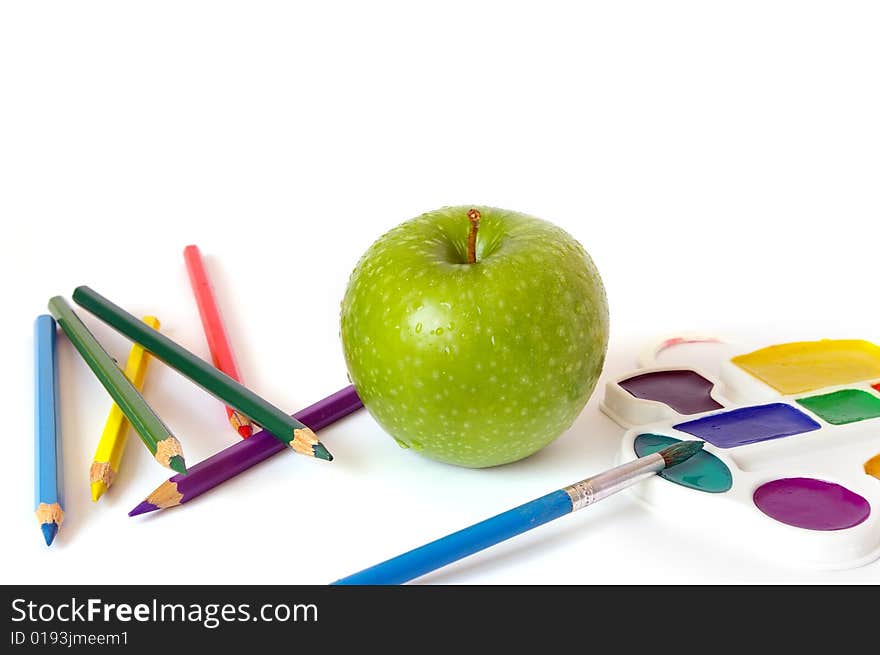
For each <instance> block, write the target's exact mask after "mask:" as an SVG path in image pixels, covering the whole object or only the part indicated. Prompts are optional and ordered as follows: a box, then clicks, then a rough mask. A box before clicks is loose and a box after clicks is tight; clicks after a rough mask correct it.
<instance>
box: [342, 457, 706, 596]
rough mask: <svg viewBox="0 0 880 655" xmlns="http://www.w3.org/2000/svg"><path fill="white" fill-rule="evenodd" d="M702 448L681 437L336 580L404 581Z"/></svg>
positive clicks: (586, 502) (615, 489) (633, 481)
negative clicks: (652, 451)
mask: <svg viewBox="0 0 880 655" xmlns="http://www.w3.org/2000/svg"><path fill="white" fill-rule="evenodd" d="M702 448H703V442H702V441H681V442H678V443H675V444H673V445H671V446H669V447H667V448H664V449H663V450H661V451H659V452H655V453H652V454H650V455H645V456H644V457H639V458H638V459H636V460H634V461H632V462H627V463H625V464H621V465H620V466H617V467H615V468H613V469H611V470H609V471H606V472H604V473H600V474H599V475H594V476H593V477H591V478H587V479H586V480H581V481H580V482H576V483H574V484H571V485H569V486H567V487H564V488H562V489H558V490H556V491H553V492H551V493H549V494H547V495H546V496H541V497H540V498H537V499H536V500H532V501H529V502H527V503H525V504H524V505H520V506H519V507H515V508H513V509H511V510H508V511H506V512H503V513H501V514H498V515H496V516H493V517H492V518H490V519H486V520H485V521H481V522H480V523H475V524H474V525H472V526H470V527H467V528H465V529H464V530H459V531H458V532H453V533H452V534H450V535H447V536H445V537H442V538H441V539H437V540H436V541H432V542H431V543H429V544H426V545H424V546H421V547H419V548H416V549H414V550H411V551H409V552H407V553H404V554H403V555H398V556H397V557H394V558H392V559H389V560H386V561H384V562H382V563H381V564H377V565H375V566H371V567H370V568H367V569H364V570H363V571H360V572H358V573H354V574H352V575H350V576H348V577H345V578H341V579H340V580H337V581H336V582H334V583H333V584H336V585H392V584H402V583H404V582H408V581H410V580H412V579H413V578H417V577H419V576H421V575H424V574H425V573H429V572H430V571H434V570H436V569H439V568H440V567H442V566H446V565H447V564H451V563H452V562H455V561H457V560H460V559H462V558H464V557H467V556H468V555H473V554H474V553H477V552H479V551H481V550H484V549H486V548H489V547H490V546H494V545H495V544H498V543H501V542H502V541H505V540H507V539H510V538H511V537H515V536H516V535H518V534H522V533H523V532H526V531H528V530H531V529H532V528H537V527H538V526H539V525H543V524H544V523H548V522H549V521H552V520H553V519H558V518H559V517H560V516H565V515H566V514H569V513H571V512H573V511H576V510H579V509H582V508H584V507H587V506H588V505H592V504H593V503H595V502H598V501H600V500H602V499H603V498H607V497H608V496H610V495H611V494H614V493H617V492H618V491H621V490H623V489H626V488H627V487H629V486H632V485H634V484H636V483H637V482H641V481H642V480H646V479H647V478H650V477H651V476H653V475H656V474H657V473H659V472H660V471H662V470H664V469H666V468H670V467H672V466H675V465H676V464H680V463H681V462H683V461H685V460H687V459H689V458H690V457H691V456H693V455H695V454H696V453H697V452H699V451H700V450H701V449H702Z"/></svg>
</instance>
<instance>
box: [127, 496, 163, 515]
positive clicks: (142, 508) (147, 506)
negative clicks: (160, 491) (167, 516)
mask: <svg viewBox="0 0 880 655" xmlns="http://www.w3.org/2000/svg"><path fill="white" fill-rule="evenodd" d="M157 509H159V508H158V507H156V506H155V505H154V504H153V503H151V502H149V501H146V500H145V501H143V502H142V503H141V504H140V505H138V506H137V507H135V508H134V509H133V510H131V511H130V512H129V513H128V515H129V516H138V515H139V514H146V513H147V512H155V511H156V510H157Z"/></svg>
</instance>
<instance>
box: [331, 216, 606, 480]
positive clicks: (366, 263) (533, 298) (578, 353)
mask: <svg viewBox="0 0 880 655" xmlns="http://www.w3.org/2000/svg"><path fill="white" fill-rule="evenodd" d="M474 238H475V241H474V247H473V248H471V249H469V243H468V242H469V240H472V239H474ZM341 335H342V344H343V349H344V351H345V361H346V364H347V366H348V371H349V375H350V377H351V381H352V383H353V384H354V386H355V388H356V389H357V392H358V394H359V395H360V397H361V399H362V400H363V401H364V405H365V406H366V408H367V409H368V410H369V412H370V414H372V416H373V417H374V418H375V419H376V420H377V421H378V422H379V424H380V425H381V426H382V427H383V428H384V429H385V430H386V431H387V432H388V433H389V434H390V435H391V436H393V437H394V438H395V439H396V440H397V442H398V443H399V444H400V445H401V446H404V447H410V448H413V449H415V450H417V451H418V452H420V453H422V454H424V455H426V456H428V457H431V458H433V459H437V460H440V461H442V462H448V463H451V464H458V465H460V466H468V467H485V466H495V465H498V464H505V463H508V462H513V461H516V460H518V459H522V458H523V457H527V456H528V455H531V454H532V453H534V452H536V451H537V450H539V449H541V448H543V447H544V446H546V445H547V444H548V443H550V442H551V441H553V440H554V439H556V438H557V437H558V436H559V435H561V434H562V433H563V432H564V431H565V430H566V429H567V428H568V427H569V426H571V424H572V422H573V421H574V419H575V418H576V417H577V416H578V414H579V413H580V411H581V410H582V409H583V407H584V405H585V404H586V402H587V400H588V399H589V397H590V394H591V393H592V391H593V388H594V387H595V386H596V381H597V379H598V378H599V374H600V373H601V371H602V364H603V362H604V359H605V351H606V347H607V343H608V304H607V300H606V297H605V289H604V287H603V285H602V280H601V278H600V277H599V272H598V271H597V270H596V267H595V265H594V264H593V261H592V259H590V256H589V255H588V254H587V253H586V252H585V251H584V249H583V247H582V246H581V245H580V244H579V243H578V242H577V241H575V240H574V239H573V238H572V237H571V236H570V235H569V234H568V233H567V232H565V231H564V230H562V229H561V228H559V227H557V226H555V225H553V224H551V223H548V222H546V221H543V220H541V219H538V218H534V217H532V216H527V215H525V214H520V213H517V212H512V211H505V210H502V209H495V208H492V207H470V206H462V207H446V208H444V209H440V210H437V211H433V212H429V213H427V214H422V215H421V216H419V217H417V218H414V219H412V220H410V221H407V222H405V223H402V224H401V225H399V226H397V227H396V228H394V229H393V230H391V231H390V232H388V233H387V234H385V235H384V236H382V237H381V238H380V239H379V240H378V241H376V242H375V243H374V244H373V245H372V246H371V247H370V248H369V249H368V250H367V252H366V253H365V254H364V255H363V257H362V258H361V260H360V261H359V262H358V264H357V266H356V267H355V269H354V271H353V272H352V274H351V279H350V280H349V283H348V288H347V289H346V292H345V297H344V299H343V301H342V316H341Z"/></svg>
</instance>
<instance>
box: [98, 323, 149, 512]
mask: <svg viewBox="0 0 880 655" xmlns="http://www.w3.org/2000/svg"><path fill="white" fill-rule="evenodd" d="M143 321H144V323H146V324H147V325H149V326H150V327H151V328H153V329H154V330H158V329H159V319H157V318H156V317H155V316H144V318H143ZM149 361H150V356H149V355H148V354H147V351H146V350H144V349H143V348H142V347H141V346H139V345H138V344H134V345H133V346H132V347H131V352H129V354H128V361H127V362H126V363H125V377H127V378H128V379H129V380H130V381H131V383H132V384H133V385H134V388H135V389H137V390H138V391H142V390H143V388H144V378H145V377H146V375H147V363H148V362H149ZM129 426H130V424H129V422H128V419H127V418H125V414H123V413H122V410H121V409H119V405H117V404H116V403H113V407H111V408H110V414H109V415H108V416H107V422H106V423H105V424H104V431H103V432H101V438H100V439H99V440H98V448H97V450H96V451H95V459H94V461H93V462H92V466H91V468H89V484H90V486H91V491H92V500H93V501H94V502H97V501H98V499H99V498H100V497H101V496H102V495H104V492H106V491H107V489H109V488H110V485H112V484H113V480H114V479H115V478H116V474H117V473H119V464H120V463H121V462H122V453H123V452H125V444H126V442H127V441H128V428H129Z"/></svg>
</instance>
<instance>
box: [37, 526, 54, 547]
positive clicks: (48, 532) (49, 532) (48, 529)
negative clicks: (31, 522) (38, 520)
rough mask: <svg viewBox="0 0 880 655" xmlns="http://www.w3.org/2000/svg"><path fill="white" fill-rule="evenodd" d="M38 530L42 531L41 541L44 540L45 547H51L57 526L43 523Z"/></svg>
mask: <svg viewBox="0 0 880 655" xmlns="http://www.w3.org/2000/svg"><path fill="white" fill-rule="evenodd" d="M40 530H42V531H43V539H45V540H46V545H47V546H51V545H52V542H53V541H55V535H57V534H58V524H57V523H55V522H52V523H43V524H42V525H40Z"/></svg>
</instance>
